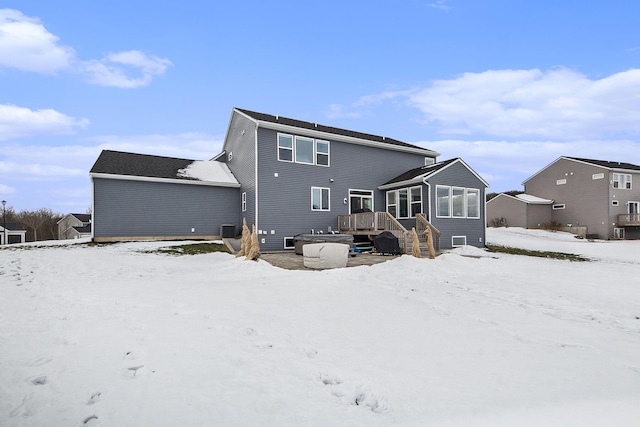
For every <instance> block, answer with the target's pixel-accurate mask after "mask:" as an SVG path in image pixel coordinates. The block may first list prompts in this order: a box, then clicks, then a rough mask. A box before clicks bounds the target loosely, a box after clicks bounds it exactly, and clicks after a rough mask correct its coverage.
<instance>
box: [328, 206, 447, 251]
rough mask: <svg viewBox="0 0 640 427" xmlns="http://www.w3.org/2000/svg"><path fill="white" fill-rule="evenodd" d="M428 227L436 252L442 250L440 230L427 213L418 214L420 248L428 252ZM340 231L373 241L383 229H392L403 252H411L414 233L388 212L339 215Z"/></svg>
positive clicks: (417, 224) (417, 227)
mask: <svg viewBox="0 0 640 427" xmlns="http://www.w3.org/2000/svg"><path fill="white" fill-rule="evenodd" d="M427 228H430V229H431V233H432V236H433V245H434V248H435V250H436V252H439V251H440V231H438V229H437V228H435V227H434V226H433V225H432V224H431V223H430V222H429V221H428V220H427V217H426V215H424V214H418V215H417V216H416V233H418V239H419V241H420V250H421V252H422V253H423V254H428V250H427V233H426V230H427ZM338 231H339V232H340V233H344V234H352V235H359V236H368V237H369V239H370V240H371V241H373V239H374V238H375V236H377V235H378V234H380V233H382V232H383V231H390V232H391V233H393V235H395V236H396V237H397V238H398V243H399V244H400V249H401V250H402V252H403V253H411V246H412V244H413V235H412V233H411V231H410V230H407V229H406V228H405V227H404V226H403V225H402V224H400V222H398V220H397V219H395V218H394V217H393V216H391V214H389V213H388V212H362V213H355V214H348V215H338Z"/></svg>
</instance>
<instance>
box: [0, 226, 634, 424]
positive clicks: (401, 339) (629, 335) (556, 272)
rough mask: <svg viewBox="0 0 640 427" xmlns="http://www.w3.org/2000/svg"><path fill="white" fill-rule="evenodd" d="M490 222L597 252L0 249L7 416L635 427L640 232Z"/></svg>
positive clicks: (549, 246)
mask: <svg viewBox="0 0 640 427" xmlns="http://www.w3.org/2000/svg"><path fill="white" fill-rule="evenodd" d="M487 240H488V241H489V242H490V243H495V244H503V245H508V246H518V247H523V248H530V249H541V250H551V251H559V252H571V253H576V254H583V255H585V256H588V257H590V258H592V259H594V261H592V262H569V261H559V260H550V259H541V258H532V257H524V256H513V255H504V254H491V256H486V255H487V254H486V253H484V252H482V251H478V250H475V249H471V248H462V249H457V250H455V251H452V252H451V253H447V254H443V255H441V256H439V257H438V258H437V259H436V260H428V259H416V258H412V257H410V256H402V257H400V258H397V259H395V260H392V261H388V262H385V263H382V264H379V265H375V266H371V267H355V268H347V269H339V270H331V271H286V270H282V269H279V268H276V267H273V266H271V265H269V264H268V263H266V262H265V261H258V262H251V261H244V260H242V259H235V258H233V257H232V256H231V255H227V254H220V253H217V254H208V255H197V256H181V257H176V256H169V255H162V254H157V253H147V252H145V251H147V250H149V249H154V248H158V247H160V246H167V245H168V244H167V243H121V244H114V245H106V246H94V247H91V246H87V245H65V246H55V245H54V244H49V245H48V246H46V247H35V246H34V245H25V246H26V248H22V249H18V248H16V247H13V248H12V249H4V250H0V425H2V426H84V425H86V426H136V427H139V426H431V425H436V426H516V425H517V426H540V425H544V426H604V425H607V426H613V425H615V426H637V425H638V422H639V421H638V420H640V319H638V317H640V242H629V241H620V242H614V241H611V242H588V241H581V240H577V239H575V238H574V237H573V236H571V235H568V234H564V233H551V232H546V231H527V230H523V229H517V228H508V229H490V230H488V239H487ZM463 255H472V256H474V257H470V256H463Z"/></svg>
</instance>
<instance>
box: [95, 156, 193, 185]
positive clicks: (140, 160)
mask: <svg viewBox="0 0 640 427" xmlns="http://www.w3.org/2000/svg"><path fill="white" fill-rule="evenodd" d="M193 162H194V160H188V159H177V158H174V157H161V156H152V155H148V154H135V153H124V152H121V151H111V150H103V151H102V153H100V156H99V157H98V160H96V162H95V164H94V165H93V167H92V168H91V171H90V173H104V174H111V175H129V176H142V177H150V178H168V179H193V178H186V177H181V176H178V170H180V169H185V168H186V167H187V166H189V165H190V164H191V163H193Z"/></svg>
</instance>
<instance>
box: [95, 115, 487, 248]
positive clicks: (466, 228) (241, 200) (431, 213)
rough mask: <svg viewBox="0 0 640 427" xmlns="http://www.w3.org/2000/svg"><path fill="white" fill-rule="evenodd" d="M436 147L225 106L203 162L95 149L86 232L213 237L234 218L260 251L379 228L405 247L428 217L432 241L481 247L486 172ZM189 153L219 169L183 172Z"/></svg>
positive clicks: (98, 237)
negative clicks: (216, 139) (218, 147)
mask: <svg viewBox="0 0 640 427" xmlns="http://www.w3.org/2000/svg"><path fill="white" fill-rule="evenodd" d="M437 156H438V153H436V152H434V151H432V150H428V149H425V148H422V147H418V146H416V145H412V144H407V143H404V142H401V141H397V140H395V139H391V138H386V137H383V136H376V135H370V134H365V133H361V132H354V131H349V130H345V129H338V128H334V127H329V126H323V125H319V124H317V123H311V122H305V121H300V120H294V119H290V118H285V117H280V116H273V115H268V114H262V113H257V112H253V111H248V110H243V109H237V108H236V109H233V111H232V114H231V119H230V122H229V127H228V130H227V135H226V137H225V141H224V145H223V147H222V152H221V153H220V154H218V155H217V156H215V157H214V158H213V159H211V161H209V162H194V161H192V160H185V159H168V158H161V157H157V156H145V155H140V154H131V153H118V152H110V151H104V152H103V153H102V154H101V155H100V157H99V158H98V161H97V162H96V164H95V165H94V167H93V168H92V169H91V173H90V175H91V178H92V181H93V185H94V207H93V213H94V214H93V215H94V218H93V219H94V221H93V228H94V230H93V236H94V239H95V240H105V239H113V240H116V239H117V240H124V239H132V238H136V239H139V238H156V239H160V238H219V237H220V235H221V234H223V233H222V232H221V231H219V230H220V229H221V227H222V226H225V225H230V226H235V230H236V232H239V231H240V227H241V224H242V219H243V218H245V219H246V220H247V223H248V224H249V226H251V225H252V224H254V225H255V226H256V228H257V231H258V234H259V241H260V245H261V249H262V250H265V251H274V250H282V249H287V248H292V247H293V246H294V245H293V237H294V236H296V235H298V234H303V233H318V232H323V233H332V232H340V233H350V234H356V235H357V234H362V235H363V236H374V235H376V234H378V233H380V232H381V231H384V230H390V231H392V232H393V233H394V234H396V235H397V236H398V237H399V239H400V240H402V241H403V242H404V244H405V247H406V244H407V243H408V240H407V235H408V234H409V231H410V229H411V227H416V228H417V229H418V231H419V232H421V233H424V230H425V227H429V228H432V229H433V227H435V228H438V229H439V230H440V244H441V247H442V248H450V247H452V246H460V245H463V244H468V245H475V246H484V240H485V239H484V237H485V222H486V220H485V215H484V213H485V211H484V209H485V204H484V198H485V189H486V187H487V186H488V185H487V183H486V182H485V181H484V180H483V179H482V178H480V177H479V176H478V175H477V174H476V173H475V172H474V171H473V170H471V168H469V167H468V166H467V165H466V163H464V162H463V161H462V160H461V159H452V160H448V161H446V162H439V163H437V162H436V157H437ZM121 163H126V164H127V166H126V167H124V166H121ZM194 164H197V165H199V167H202V168H205V167H209V168H212V169H216V170H218V171H225V172H227V173H228V175H227V176H226V178H227V179H226V180H223V181H222V182H221V181H220V180H208V179H207V178H206V177H203V176H197V175H194V174H191V175H189V174H186V175H185V170H186V169H187V168H189V167H192V166H190V165H194ZM121 168H122V169H121ZM195 221H199V224H200V225H197V226H192V225H190V224H192V223H193V224H195ZM429 222H430V223H429ZM189 230H192V231H191V232H189ZM433 231H434V232H437V231H438V230H435V229H433Z"/></svg>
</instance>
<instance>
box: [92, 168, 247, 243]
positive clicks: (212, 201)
mask: <svg viewBox="0 0 640 427" xmlns="http://www.w3.org/2000/svg"><path fill="white" fill-rule="evenodd" d="M93 185H94V209H93V212H94V213H93V236H94V238H95V239H96V240H98V239H100V238H114V237H117V238H124V239H126V238H136V237H138V238H140V237H144V238H153V237H158V236H163V237H165V238H171V237H175V238H194V239H195V238H211V237H213V236H219V235H220V226H221V225H222V224H235V225H236V230H238V229H239V228H238V227H239V225H240V212H239V211H240V206H239V200H240V194H239V190H238V189H237V188H229V187H212V186H205V185H193V184H177V183H162V182H147V181H128V180H117V179H103V178H93ZM192 228H193V229H195V231H193V232H192V231H191V230H192Z"/></svg>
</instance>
